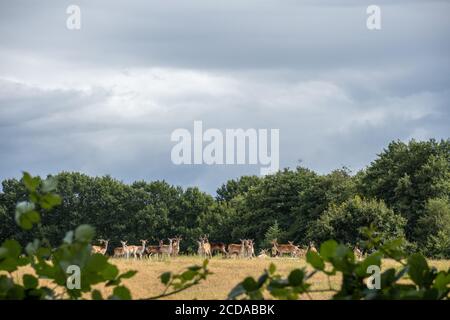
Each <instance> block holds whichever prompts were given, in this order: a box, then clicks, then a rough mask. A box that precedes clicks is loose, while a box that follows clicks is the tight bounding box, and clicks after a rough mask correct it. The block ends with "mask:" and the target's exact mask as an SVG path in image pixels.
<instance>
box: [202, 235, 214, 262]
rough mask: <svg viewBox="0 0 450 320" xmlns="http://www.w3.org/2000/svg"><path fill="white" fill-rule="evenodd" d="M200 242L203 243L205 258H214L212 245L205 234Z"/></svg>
mask: <svg viewBox="0 0 450 320" xmlns="http://www.w3.org/2000/svg"><path fill="white" fill-rule="evenodd" d="M200 242H201V243H202V249H203V256H204V257H205V258H207V257H208V258H212V254H211V244H210V243H209V241H208V236H207V235H206V234H205V235H204V236H203V237H200Z"/></svg>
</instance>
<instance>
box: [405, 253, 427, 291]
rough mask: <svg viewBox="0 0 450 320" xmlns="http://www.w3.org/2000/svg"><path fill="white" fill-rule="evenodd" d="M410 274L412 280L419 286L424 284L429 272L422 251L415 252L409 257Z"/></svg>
mask: <svg viewBox="0 0 450 320" xmlns="http://www.w3.org/2000/svg"><path fill="white" fill-rule="evenodd" d="M408 265H409V270H408V274H409V276H410V278H411V280H412V281H413V282H414V283H416V284H417V285H418V286H420V287H421V286H423V285H424V284H425V281H426V276H427V273H428V272H429V267H428V263H427V261H426V260H425V258H424V257H423V256H422V255H421V254H420V253H415V254H413V255H411V256H410V257H409V258H408Z"/></svg>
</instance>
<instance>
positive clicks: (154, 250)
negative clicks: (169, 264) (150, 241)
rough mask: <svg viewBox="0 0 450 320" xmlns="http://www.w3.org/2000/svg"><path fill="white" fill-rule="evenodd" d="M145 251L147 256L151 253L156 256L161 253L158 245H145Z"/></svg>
mask: <svg viewBox="0 0 450 320" xmlns="http://www.w3.org/2000/svg"><path fill="white" fill-rule="evenodd" d="M145 251H146V252H147V255H148V257H149V258H150V257H151V256H152V255H156V257H158V256H159V255H160V254H161V250H160V245H157V246H147V248H145Z"/></svg>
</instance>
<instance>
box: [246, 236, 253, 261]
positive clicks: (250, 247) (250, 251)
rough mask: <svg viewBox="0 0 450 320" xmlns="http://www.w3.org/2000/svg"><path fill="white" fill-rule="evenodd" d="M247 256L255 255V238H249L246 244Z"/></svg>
mask: <svg viewBox="0 0 450 320" xmlns="http://www.w3.org/2000/svg"><path fill="white" fill-rule="evenodd" d="M245 256H246V257H248V258H250V259H252V258H253V257H255V256H256V255H255V243H254V242H253V239H248V240H247V242H246V244H245Z"/></svg>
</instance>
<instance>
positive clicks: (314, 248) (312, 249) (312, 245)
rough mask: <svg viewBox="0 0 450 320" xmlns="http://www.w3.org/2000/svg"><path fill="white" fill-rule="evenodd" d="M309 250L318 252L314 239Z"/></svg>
mask: <svg viewBox="0 0 450 320" xmlns="http://www.w3.org/2000/svg"><path fill="white" fill-rule="evenodd" d="M308 251H312V252H316V253H317V249H316V246H315V245H314V242H312V241H310V242H309V246H308Z"/></svg>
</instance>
